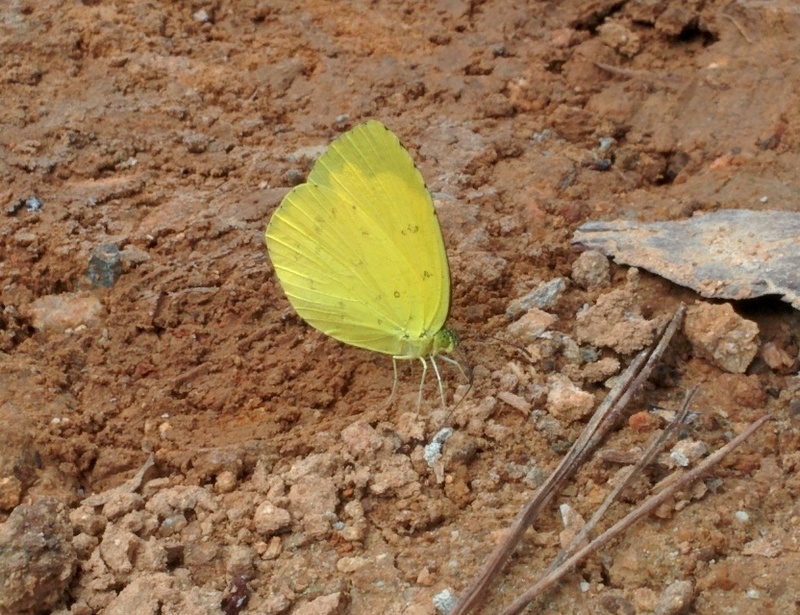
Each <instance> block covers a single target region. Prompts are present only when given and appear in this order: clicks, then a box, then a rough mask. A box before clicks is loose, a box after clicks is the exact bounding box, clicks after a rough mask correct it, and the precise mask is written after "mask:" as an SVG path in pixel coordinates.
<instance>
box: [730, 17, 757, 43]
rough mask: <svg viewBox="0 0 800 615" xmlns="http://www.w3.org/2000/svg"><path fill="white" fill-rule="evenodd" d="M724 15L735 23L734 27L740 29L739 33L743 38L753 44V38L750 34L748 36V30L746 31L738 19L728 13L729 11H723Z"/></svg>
mask: <svg viewBox="0 0 800 615" xmlns="http://www.w3.org/2000/svg"><path fill="white" fill-rule="evenodd" d="M722 16H723V17H725V18H727V19H729V20H730V22H731V23H732V24H733V27H734V28H736V29H737V30H739V34H741V35H742V38H743V39H744V40H746V41H747V42H748V43H750V44H751V45H752V44H753V40H752V39H751V38H750V37H749V36H747V32H745V30H744V28H743V27H742V25H741V24H740V23H739V22H738V21H736V19H735V18H734V17H732V16H731V15H728V14H727V13H722Z"/></svg>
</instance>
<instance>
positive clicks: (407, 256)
mask: <svg viewBox="0 0 800 615" xmlns="http://www.w3.org/2000/svg"><path fill="white" fill-rule="evenodd" d="M267 246H268V248H269V253H270V258H271V259H272V263H273V265H274V267H275V271H276V273H277V275H278V279H279V280H280V282H281V285H282V286H283V288H284V290H285V292H286V295H287V297H288V298H289V300H290V301H291V303H292V305H293V306H294V307H295V309H296V310H297V313H298V314H300V316H301V317H302V318H303V319H304V320H306V321H307V322H308V323H309V324H311V325H313V326H314V327H316V328H317V329H319V330H321V331H323V332H324V333H327V334H328V335H330V336H332V337H334V338H336V339H338V340H340V341H343V342H346V343H348V344H352V345H355V346H360V347H363V348H368V349H370V350H375V351H378V352H384V353H387V354H392V355H401V354H404V353H405V354H407V353H409V352H411V353H412V354H413V353H417V354H424V353H426V352H427V351H428V350H427V349H428V344H429V339H430V336H432V335H434V334H435V333H436V332H437V331H439V329H441V327H442V326H443V325H444V321H445V320H446V318H447V313H448V310H449V304H450V273H449V268H448V265H447V255H446V253H445V249H444V242H443V240H442V234H441V229H440V227H439V222H438V219H437V217H436V211H435V209H434V206H433V202H432V199H431V197H430V193H429V192H428V190H427V188H426V187H425V183H424V181H423V179H422V176H421V174H420V173H419V171H418V170H417V168H416V167H415V166H414V162H413V161H412V159H411V156H410V155H409V153H408V152H407V151H406V150H405V148H403V146H402V145H401V144H400V142H399V141H398V139H397V137H396V136H395V135H394V134H392V133H391V132H390V131H389V130H388V129H386V128H385V127H384V126H383V125H382V124H380V123H379V122H375V121H370V122H367V123H365V124H362V125H360V126H357V127H356V128H354V129H353V130H351V131H350V132H348V133H345V134H344V135H342V136H341V137H340V138H339V139H337V140H336V141H334V142H333V143H332V144H331V146H330V147H329V148H328V150H327V151H326V152H325V153H324V154H323V155H322V156H321V157H320V159H319V160H318V161H317V163H316V164H315V165H314V168H313V170H312V171H311V174H310V175H309V177H308V181H307V182H306V183H305V184H302V185H300V186H297V187H296V188H294V189H293V190H292V191H291V192H290V193H289V194H288V195H287V196H286V197H285V198H284V200H283V201H282V203H281V205H280V206H279V208H278V210H277V211H276V212H275V214H274V215H273V217H272V220H271V221H270V224H269V227H268V228H267ZM417 340H420V341H419V342H418V341H417ZM409 348H410V349H411V350H410V351H409Z"/></svg>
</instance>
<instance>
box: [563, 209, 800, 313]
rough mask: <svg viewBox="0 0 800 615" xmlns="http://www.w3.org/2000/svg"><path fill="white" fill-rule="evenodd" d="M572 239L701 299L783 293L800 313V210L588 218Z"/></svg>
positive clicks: (732, 210)
mask: <svg viewBox="0 0 800 615" xmlns="http://www.w3.org/2000/svg"><path fill="white" fill-rule="evenodd" d="M572 243H578V244H581V245H583V246H585V247H587V248H589V249H592V250H599V251H600V252H602V253H603V254H605V255H606V256H610V257H612V258H613V259H614V261H615V262H617V263H620V264H623V265H631V266H633V267H640V268H641V269H646V270H647V271H650V272H651V273H655V274H656V275H659V276H661V277H663V278H666V279H668V280H670V281H672V282H675V283H676V284H680V285H681V286H687V287H688V288H691V289H693V290H695V291H697V292H698V293H699V294H700V295H702V296H703V297H707V298H713V299H752V298H755V297H762V296H764V295H779V296H780V297H781V298H782V299H783V300H784V301H786V302H787V303H791V304H792V307H794V308H795V309H797V310H800V213H796V212H790V211H752V210H749V209H724V210H721V211H716V212H712V213H708V214H698V215H696V216H694V217H692V218H689V219H688V220H680V221H676V222H654V223H649V224H645V223H642V222H632V221H627V220H620V221H616V222H587V223H586V224H583V225H581V227H580V228H578V230H577V231H575V235H574V237H573V238H572Z"/></svg>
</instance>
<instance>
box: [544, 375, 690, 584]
mask: <svg viewBox="0 0 800 615" xmlns="http://www.w3.org/2000/svg"><path fill="white" fill-rule="evenodd" d="M696 393H697V387H695V388H693V389H692V390H691V391H689V392H688V393H687V394H686V395H685V396H684V399H683V404H681V409H680V410H679V411H678V414H677V415H676V416H675V418H674V419H672V421H671V422H670V424H669V425H667V427H666V429H664V430H662V431H661V433H660V434H656V435H655V436H654V437H653V438H652V439H651V441H650V443H649V444H648V445H647V447H646V448H645V452H644V454H643V455H642V456H641V457H640V458H639V460H638V461H637V462H636V463H635V464H634V465H632V466H631V467H630V468H628V472H627V475H626V476H625V479H624V480H622V481H620V482H619V484H618V485H617V486H616V487H614V489H612V490H611V492H610V493H609V494H608V495H607V496H606V498H605V500H604V501H603V503H602V504H601V505H600V507H599V508H598V509H597V510H596V511H595V513H594V514H593V515H592V518H591V519H589V521H588V522H587V523H586V525H584V526H583V528H582V529H581V531H580V532H578V533H577V534H576V535H575V537H574V538H573V539H572V540H571V541H570V543H569V545H567V547H566V548H565V549H564V550H563V551H562V552H561V553H559V554H558V555H557V556H556V558H555V559H554V560H553V562H552V563H551V564H550V565H549V566H548V567H547V570H546V571H545V575H546V574H549V573H550V572H552V571H553V570H555V569H557V568H558V567H559V566H560V565H561V563H562V562H563V561H564V560H566V559H567V558H568V557H569V556H570V555H572V554H573V553H575V551H577V550H578V548H579V547H580V545H581V544H582V543H583V542H584V541H585V540H586V538H587V537H588V536H589V534H591V533H592V531H593V530H594V528H595V527H596V526H597V524H598V523H599V522H600V520H601V519H602V518H603V516H604V515H605V513H606V511H607V510H608V509H609V507H610V506H611V504H613V503H614V502H615V501H616V499H617V498H618V497H619V494H620V493H622V491H623V490H624V489H625V488H626V487H627V486H628V485H629V484H630V482H631V481H632V480H633V477H634V476H638V475H639V474H641V473H642V471H643V470H644V469H645V468H646V467H647V466H648V465H650V463H651V462H652V461H653V459H655V456H656V455H657V454H658V453H659V452H660V451H661V449H662V448H663V447H664V443H665V442H666V441H667V439H668V438H669V437H670V436H671V435H672V434H673V433H675V431H676V430H677V429H678V427H679V426H680V425H682V424H683V422H684V420H685V419H686V415H687V414H689V408H690V406H691V403H692V399H694V396H695V394H696Z"/></svg>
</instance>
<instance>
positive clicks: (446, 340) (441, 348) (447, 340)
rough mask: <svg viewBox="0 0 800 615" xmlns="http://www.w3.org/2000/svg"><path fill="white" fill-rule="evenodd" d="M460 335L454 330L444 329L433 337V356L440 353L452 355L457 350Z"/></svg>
mask: <svg viewBox="0 0 800 615" xmlns="http://www.w3.org/2000/svg"><path fill="white" fill-rule="evenodd" d="M459 341H460V340H459V338H458V333H456V331H455V330H454V329H449V328H447V327H444V328H443V329H440V330H439V332H438V333H437V334H436V335H434V336H433V348H432V349H431V354H432V355H437V354H440V353H451V352H453V351H454V350H455V349H456V346H458V342H459Z"/></svg>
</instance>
